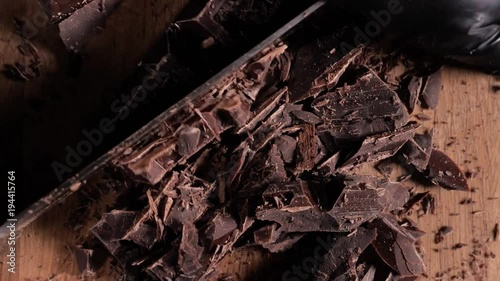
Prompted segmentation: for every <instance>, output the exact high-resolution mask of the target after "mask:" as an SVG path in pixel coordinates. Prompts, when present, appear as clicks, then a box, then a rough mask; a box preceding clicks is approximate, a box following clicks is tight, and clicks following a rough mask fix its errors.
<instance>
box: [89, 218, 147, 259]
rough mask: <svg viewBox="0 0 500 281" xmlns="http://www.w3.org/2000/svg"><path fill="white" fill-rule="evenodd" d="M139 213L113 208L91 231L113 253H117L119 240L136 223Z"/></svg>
mask: <svg viewBox="0 0 500 281" xmlns="http://www.w3.org/2000/svg"><path fill="white" fill-rule="evenodd" d="M136 216H137V214H136V213H135V212H129V211H119V210H113V211H111V213H107V214H104V215H103V217H102V218H101V220H100V221H99V222H98V223H97V224H96V225H94V226H93V227H92V228H91V229H90V231H91V232H92V234H94V235H95V237H97V239H99V240H100V241H101V243H102V244H103V245H104V246H105V247H106V248H107V249H108V251H109V252H110V253H111V254H116V250H117V249H118V248H119V246H120V243H119V240H120V239H121V238H122V237H123V236H125V234H126V233H127V230H128V229H129V228H130V227H131V226H132V225H133V224H134V220H135V218H136Z"/></svg>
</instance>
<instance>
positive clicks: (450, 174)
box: [427, 149, 470, 191]
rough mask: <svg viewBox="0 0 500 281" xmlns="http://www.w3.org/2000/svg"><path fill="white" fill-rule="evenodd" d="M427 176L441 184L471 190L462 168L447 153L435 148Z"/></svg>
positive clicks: (450, 187)
mask: <svg viewBox="0 0 500 281" xmlns="http://www.w3.org/2000/svg"><path fill="white" fill-rule="evenodd" d="M427 177H429V179H431V180H432V181H433V182H434V183H436V184H439V185H440V186H442V187H444V188H446V189H451V190H461V191H469V190H470V188H469V185H468V183H467V179H466V178H465V176H464V174H463V173H462V171H461V170H460V168H459V167H458V166H457V164H455V162H453V160H451V159H450V158H449V157H448V156H447V155H446V154H444V153H443V152H441V151H438V150H435V149H433V150H432V152H431V156H430V159H429V165H428V167H427Z"/></svg>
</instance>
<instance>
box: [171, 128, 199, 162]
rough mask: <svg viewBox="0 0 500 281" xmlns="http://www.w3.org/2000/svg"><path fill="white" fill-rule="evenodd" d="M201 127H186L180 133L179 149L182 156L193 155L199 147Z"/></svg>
mask: <svg viewBox="0 0 500 281" xmlns="http://www.w3.org/2000/svg"><path fill="white" fill-rule="evenodd" d="M200 134H201V131H200V129H198V128H196V127H189V126H188V127H185V128H183V129H182V130H181V132H180V133H179V139H178V140H177V150H178V151H179V154H180V155H182V156H186V155H192V154H193V153H194V152H195V151H196V150H197V148H198V143H199V141H200Z"/></svg>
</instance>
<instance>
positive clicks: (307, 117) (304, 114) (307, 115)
mask: <svg viewBox="0 0 500 281" xmlns="http://www.w3.org/2000/svg"><path fill="white" fill-rule="evenodd" d="M292 114H293V115H294V116H295V117H297V118H298V119H300V120H302V121H304V122H306V123H308V124H311V125H316V124H319V123H321V122H322V121H321V118H319V117H318V116H316V115H315V114H314V113H312V112H308V111H303V110H295V111H292Z"/></svg>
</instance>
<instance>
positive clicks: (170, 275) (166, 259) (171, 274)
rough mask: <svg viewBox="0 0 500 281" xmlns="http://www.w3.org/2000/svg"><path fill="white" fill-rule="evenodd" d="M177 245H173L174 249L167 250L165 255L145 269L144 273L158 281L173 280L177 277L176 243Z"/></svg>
mask: <svg viewBox="0 0 500 281" xmlns="http://www.w3.org/2000/svg"><path fill="white" fill-rule="evenodd" d="M176 242H177V245H175V243H174V245H173V246H174V247H172V248H171V249H169V250H167V251H166V253H165V254H164V255H163V256H162V257H161V258H160V259H158V260H157V261H156V262H154V263H153V264H152V265H150V266H149V267H148V268H146V270H145V272H146V273H147V274H148V275H150V276H152V277H153V278H157V279H159V280H173V279H174V278H175V277H176V276H177V274H178V273H177V269H176V266H177V256H178V250H179V249H178V247H179V245H178V243H179V242H178V241H176Z"/></svg>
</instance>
